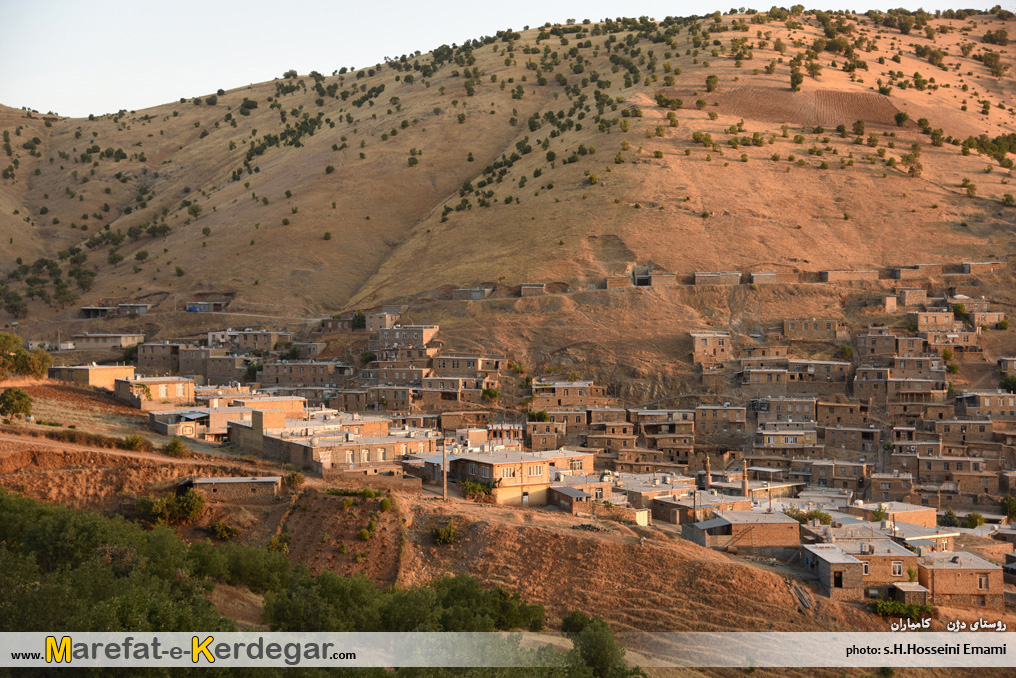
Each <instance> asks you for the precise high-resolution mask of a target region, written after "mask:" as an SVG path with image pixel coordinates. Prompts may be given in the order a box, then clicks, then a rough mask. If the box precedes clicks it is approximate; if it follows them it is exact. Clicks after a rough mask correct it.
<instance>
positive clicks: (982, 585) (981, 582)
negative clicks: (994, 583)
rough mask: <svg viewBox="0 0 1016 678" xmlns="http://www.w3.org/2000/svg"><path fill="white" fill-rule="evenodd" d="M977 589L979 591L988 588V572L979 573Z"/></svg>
mask: <svg viewBox="0 0 1016 678" xmlns="http://www.w3.org/2000/svg"><path fill="white" fill-rule="evenodd" d="M977 590H978V591H987V590H988V575H986V574H979V575H977Z"/></svg>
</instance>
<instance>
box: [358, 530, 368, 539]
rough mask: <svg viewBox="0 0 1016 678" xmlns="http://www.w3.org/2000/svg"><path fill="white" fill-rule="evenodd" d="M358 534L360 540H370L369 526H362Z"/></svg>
mask: <svg viewBox="0 0 1016 678" xmlns="http://www.w3.org/2000/svg"><path fill="white" fill-rule="evenodd" d="M357 536H358V537H359V539H360V541H370V530H368V529H367V528H362V529H361V530H360V532H359V534H358V535H357Z"/></svg>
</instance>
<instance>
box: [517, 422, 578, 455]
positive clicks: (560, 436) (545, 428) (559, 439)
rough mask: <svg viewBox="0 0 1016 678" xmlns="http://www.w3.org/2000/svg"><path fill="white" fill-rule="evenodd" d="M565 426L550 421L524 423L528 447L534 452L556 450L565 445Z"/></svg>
mask: <svg viewBox="0 0 1016 678" xmlns="http://www.w3.org/2000/svg"><path fill="white" fill-rule="evenodd" d="M567 430H568V429H567V425H566V424H563V423H558V422H552V421H530V422H527V423H526V438H527V439H528V440H529V447H530V448H531V449H533V450H535V451H543V450H557V449H560V447H561V446H562V445H564V444H565V441H566V437H567Z"/></svg>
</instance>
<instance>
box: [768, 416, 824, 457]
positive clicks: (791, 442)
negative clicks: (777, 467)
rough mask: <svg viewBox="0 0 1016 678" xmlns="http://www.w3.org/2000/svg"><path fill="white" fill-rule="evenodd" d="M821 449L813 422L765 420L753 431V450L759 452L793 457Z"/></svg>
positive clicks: (814, 453)
mask: <svg viewBox="0 0 1016 678" xmlns="http://www.w3.org/2000/svg"><path fill="white" fill-rule="evenodd" d="M822 449H823V445H822V444H821V443H819V442H818V431H817V429H816V428H815V424H814V423H813V422H798V421H790V422H778V421H767V422H765V423H764V424H761V425H760V426H759V427H758V429H757V430H756V432H755V452H757V453H759V454H763V455H768V456H782V457H789V458H793V457H799V456H814V455H816V454H819V453H820V452H821V451H822Z"/></svg>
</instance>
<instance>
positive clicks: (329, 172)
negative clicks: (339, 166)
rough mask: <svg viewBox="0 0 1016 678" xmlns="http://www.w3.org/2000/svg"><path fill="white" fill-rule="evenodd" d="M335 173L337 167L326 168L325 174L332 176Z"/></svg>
mask: <svg viewBox="0 0 1016 678" xmlns="http://www.w3.org/2000/svg"><path fill="white" fill-rule="evenodd" d="M334 171H335V165H329V166H328V167H326V168H325V174H331V173H332V172H334Z"/></svg>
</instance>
